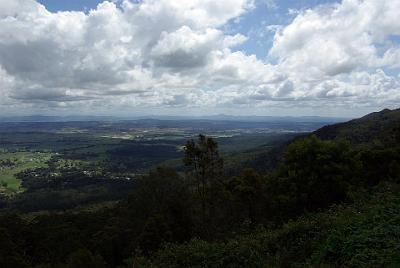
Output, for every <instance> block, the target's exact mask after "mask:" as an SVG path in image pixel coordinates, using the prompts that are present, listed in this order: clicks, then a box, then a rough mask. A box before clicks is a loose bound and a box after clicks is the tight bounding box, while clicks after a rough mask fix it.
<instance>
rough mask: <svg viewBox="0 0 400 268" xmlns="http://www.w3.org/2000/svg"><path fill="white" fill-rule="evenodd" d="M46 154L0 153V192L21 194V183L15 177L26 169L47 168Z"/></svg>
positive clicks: (47, 158) (47, 155)
mask: <svg viewBox="0 0 400 268" xmlns="http://www.w3.org/2000/svg"><path fill="white" fill-rule="evenodd" d="M50 158H51V153H48V152H29V151H27V152H7V151H1V152H0V191H2V192H6V193H7V192H8V193H12V192H14V193H16V192H21V191H23V190H24V189H23V188H22V187H21V181H20V180H18V179H17V178H16V177H15V175H16V174H18V173H19V172H21V171H25V170H28V169H34V168H41V167H47V161H48V160H50Z"/></svg>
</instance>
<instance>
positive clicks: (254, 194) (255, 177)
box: [227, 168, 263, 225]
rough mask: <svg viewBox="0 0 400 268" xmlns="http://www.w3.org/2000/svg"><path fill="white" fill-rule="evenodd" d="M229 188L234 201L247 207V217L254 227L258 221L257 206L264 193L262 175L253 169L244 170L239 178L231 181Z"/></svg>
mask: <svg viewBox="0 0 400 268" xmlns="http://www.w3.org/2000/svg"><path fill="white" fill-rule="evenodd" d="M227 187H228V190H229V191H230V192H231V193H232V195H233V197H234V199H236V200H237V201H238V203H239V204H240V205H242V206H244V207H245V210H247V217H248V218H249V220H250V222H251V224H252V225H254V224H255V223H256V221H257V204H259V202H260V200H261V198H262V193H263V181H262V177H261V176H260V174H258V173H257V172H256V171H255V170H253V169H249V168H248V169H244V170H243V171H242V173H241V174H240V175H239V176H236V177H233V178H232V179H231V180H230V181H229V183H228V186H227Z"/></svg>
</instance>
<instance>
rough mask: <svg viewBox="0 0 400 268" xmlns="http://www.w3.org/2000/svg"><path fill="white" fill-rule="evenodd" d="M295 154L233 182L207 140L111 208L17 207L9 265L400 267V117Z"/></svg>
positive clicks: (299, 142)
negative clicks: (23, 209)
mask: <svg viewBox="0 0 400 268" xmlns="http://www.w3.org/2000/svg"><path fill="white" fill-rule="evenodd" d="M284 148H285V149H284V151H283V152H282V153H279V157H277V159H276V161H278V162H277V164H275V166H276V168H274V169H272V170H271V171H266V170H268V169H266V168H247V167H244V168H241V170H239V171H238V172H235V174H237V175H232V173H228V172H227V170H226V168H224V159H223V157H222V155H221V153H220V152H219V147H218V143H217V142H216V141H215V139H213V138H210V137H207V136H204V135H199V137H198V139H193V140H192V139H191V140H188V141H187V143H186V144H185V146H184V157H183V159H182V163H183V166H184V169H183V170H180V171H179V172H177V171H176V170H174V169H171V168H167V167H159V168H156V169H154V170H152V171H151V172H149V173H148V174H147V175H144V176H142V177H140V178H137V179H136V180H135V187H133V189H132V191H131V193H130V195H129V197H128V198H125V199H124V200H121V201H119V202H118V203H116V204H114V205H112V206H111V207H108V206H104V207H102V206H100V207H99V208H96V209H93V210H72V211H64V212H57V213H53V212H46V211H44V212H36V213H28V214H26V213H22V212H21V211H20V210H18V208H16V207H13V210H12V211H7V212H4V213H2V214H1V216H0V249H1V250H0V267H398V266H399V265H400V258H399V256H400V248H399V245H400V216H399V215H400V191H399V190H400V110H393V111H390V110H384V111H381V112H379V113H374V114H370V115H367V116H365V117H363V118H360V119H357V120H352V121H350V122H347V123H343V124H336V125H331V126H327V127H323V128H321V129H319V130H317V131H316V132H314V133H311V134H310V135H306V136H304V137H302V138H296V139H295V140H293V141H292V142H290V143H289V144H288V145H287V146H285V147H284ZM265 164H266V165H267V164H268V165H269V163H265ZM257 165H258V166H262V163H257ZM253 167H254V166H253Z"/></svg>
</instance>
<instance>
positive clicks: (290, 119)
mask: <svg viewBox="0 0 400 268" xmlns="http://www.w3.org/2000/svg"><path fill="white" fill-rule="evenodd" d="M143 119H155V120H175V121H177V120H182V121H185V120H210V121H243V122H288V123H290V122H305V123H313V122H324V123H328V124H333V123H337V122H344V121H347V120H349V119H348V118H340V117H320V116H299V117H295V116H233V115H225V114H220V115H210V116H162V115H149V116H132V117H127V116H125V117H118V116H78V115H71V116H46V115H30V116H4V117H0V122H71V121H124V120H143Z"/></svg>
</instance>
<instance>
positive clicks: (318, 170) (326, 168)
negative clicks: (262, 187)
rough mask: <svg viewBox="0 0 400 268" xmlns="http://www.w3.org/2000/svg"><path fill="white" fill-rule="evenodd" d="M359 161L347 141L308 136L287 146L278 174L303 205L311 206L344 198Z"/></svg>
mask: <svg viewBox="0 0 400 268" xmlns="http://www.w3.org/2000/svg"><path fill="white" fill-rule="evenodd" d="M360 165H361V163H359V162H358V161H357V158H356V157H355V155H354V153H353V152H352V151H351V150H350V144H349V143H348V142H344V141H340V142H336V141H322V140H320V139H318V138H317V137H316V136H311V137H308V138H305V139H301V140H297V141H295V142H294V143H292V144H291V145H290V146H289V147H288V149H287V152H286V154H285V156H284V161H283V165H282V167H281V170H280V172H279V176H280V177H284V178H287V180H288V183H289V185H290V184H291V185H292V189H291V191H292V192H293V191H294V193H295V195H296V199H297V200H296V202H297V203H298V204H299V205H301V206H302V208H303V209H306V210H315V209H319V208H324V207H327V206H329V205H331V204H333V203H336V202H340V201H342V200H344V199H345V197H346V191H347V187H348V185H349V183H351V182H352V181H353V180H354V179H355V177H357V175H358V174H357V171H358V169H359V167H360Z"/></svg>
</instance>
